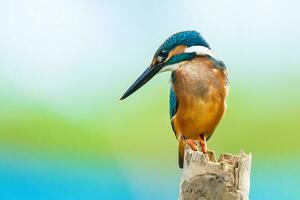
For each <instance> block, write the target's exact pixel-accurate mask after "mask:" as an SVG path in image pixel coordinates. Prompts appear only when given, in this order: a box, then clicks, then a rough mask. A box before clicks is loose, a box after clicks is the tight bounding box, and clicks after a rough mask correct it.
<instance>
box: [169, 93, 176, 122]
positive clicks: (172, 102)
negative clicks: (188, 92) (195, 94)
mask: <svg viewBox="0 0 300 200" xmlns="http://www.w3.org/2000/svg"><path fill="white" fill-rule="evenodd" d="M177 105H178V103H177V98H176V95H175V92H174V90H173V89H172V88H171V89H170V98H169V106H170V119H172V117H174V115H175V114H176V111H177Z"/></svg>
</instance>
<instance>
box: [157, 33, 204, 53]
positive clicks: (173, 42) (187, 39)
mask: <svg viewBox="0 0 300 200" xmlns="http://www.w3.org/2000/svg"><path fill="white" fill-rule="evenodd" d="M178 45H185V46H188V47H190V46H196V45H197V46H204V47H207V48H209V49H210V46H209V44H208V43H207V42H206V41H205V40H204V39H203V37H202V36H201V35H200V33H198V32H197V31H182V32H178V33H175V34H174V35H172V36H170V37H169V38H168V39H167V40H166V41H165V42H164V43H163V44H162V45H161V46H160V47H159V48H158V50H157V53H158V52H160V51H162V50H166V51H170V50H172V49H173V48H175V47H176V46H178Z"/></svg>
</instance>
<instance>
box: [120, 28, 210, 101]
mask: <svg viewBox="0 0 300 200" xmlns="http://www.w3.org/2000/svg"><path fill="white" fill-rule="evenodd" d="M197 55H210V56H212V52H211V50H210V47H209V45H208V43H207V42H206V41H205V40H204V39H203V38H202V36H201V35H200V33H198V32H197V31H182V32H178V33H176V34H174V35H172V36H171V37H169V38H168V39H167V40H166V41H165V42H164V43H163V44H162V45H161V46H160V47H159V48H158V50H157V51H156V53H155V54H154V57H153V59H152V62H151V64H150V66H149V67H148V68H147V69H146V70H145V71H144V72H143V73H142V74H141V75H140V77H139V78H138V79H137V80H136V81H135V82H134V83H133V84H132V85H131V86H130V88H129V89H128V90H127V91H126V92H125V93H124V95H123V96H122V97H121V100H123V99H125V98H126V97H128V96H129V95H131V94H132V93H134V92H135V91H136V90H138V89H139V88H140V87H142V86H143V85H144V84H146V83H147V82H148V81H149V80H151V79H152V78H153V77H154V76H155V75H156V74H157V73H159V72H164V71H175V70H176V69H178V67H179V66H180V65H181V64H182V62H184V61H187V60H191V59H193V58H195V57H196V56H197Z"/></svg>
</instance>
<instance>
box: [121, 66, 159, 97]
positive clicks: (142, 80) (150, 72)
mask: <svg viewBox="0 0 300 200" xmlns="http://www.w3.org/2000/svg"><path fill="white" fill-rule="evenodd" d="M162 67H163V64H157V65H154V66H149V67H148V68H147V69H146V70H145V71H144V72H143V73H142V74H141V75H140V77H139V78H138V79H137V80H136V81H135V82H134V83H133V84H132V85H131V86H130V88H128V90H127V91H126V92H125V93H124V94H123V96H122V97H121V99H120V100H123V99H125V98H126V97H128V96H129V95H131V94H132V93H134V92H135V91H137V90H138V89H139V88H140V87H142V86H143V85H145V84H146V83H147V82H148V81H150V80H151V79H152V78H153V76H155V74H157V73H158V72H159V71H160V70H161V68H162Z"/></svg>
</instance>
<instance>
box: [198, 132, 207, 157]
mask: <svg viewBox="0 0 300 200" xmlns="http://www.w3.org/2000/svg"><path fill="white" fill-rule="evenodd" d="M199 143H200V147H201V151H202V153H204V154H206V153H207V148H206V137H205V136H204V135H203V134H202V135H200V139H199Z"/></svg>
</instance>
